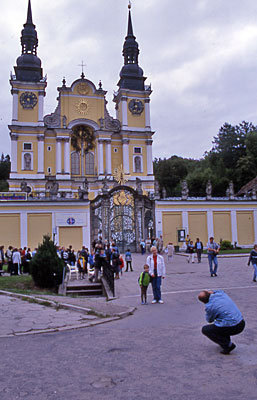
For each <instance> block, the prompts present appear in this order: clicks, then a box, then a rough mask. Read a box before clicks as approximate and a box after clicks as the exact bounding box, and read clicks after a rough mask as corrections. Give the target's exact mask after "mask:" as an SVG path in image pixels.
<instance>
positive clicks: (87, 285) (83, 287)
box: [67, 283, 102, 290]
mask: <svg viewBox="0 0 257 400" xmlns="http://www.w3.org/2000/svg"><path fill="white" fill-rule="evenodd" d="M67 290H102V284H101V283H84V284H77V283H68V285H67Z"/></svg>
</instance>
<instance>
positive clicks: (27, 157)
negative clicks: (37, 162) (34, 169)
mask: <svg viewBox="0 0 257 400" xmlns="http://www.w3.org/2000/svg"><path fill="white" fill-rule="evenodd" d="M24 169H25V170H28V171H30V170H31V154H30V153H25V154H24Z"/></svg>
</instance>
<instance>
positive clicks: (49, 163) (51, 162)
mask: <svg viewBox="0 0 257 400" xmlns="http://www.w3.org/2000/svg"><path fill="white" fill-rule="evenodd" d="M44 146H45V148H44V152H45V162H44V168H45V174H46V175H49V173H48V172H47V168H49V167H50V168H51V171H52V172H51V175H55V174H56V170H55V165H56V163H55V160H56V147H55V146H56V144H55V140H54V139H51V138H46V140H45V145H44ZM49 146H50V147H51V150H50V151H48V150H47V148H48V147H49Z"/></svg>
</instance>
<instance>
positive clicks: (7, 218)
mask: <svg viewBox="0 0 257 400" xmlns="http://www.w3.org/2000/svg"><path fill="white" fill-rule="evenodd" d="M0 226H1V229H0V244H1V245H4V247H5V248H4V252H5V251H6V249H7V247H8V246H13V247H18V248H19V247H20V246H21V243H20V216H19V214H4V215H3V214H0Z"/></svg>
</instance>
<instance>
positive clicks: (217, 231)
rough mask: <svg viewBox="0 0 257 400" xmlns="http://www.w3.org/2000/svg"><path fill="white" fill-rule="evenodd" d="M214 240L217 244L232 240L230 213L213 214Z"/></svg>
mask: <svg viewBox="0 0 257 400" xmlns="http://www.w3.org/2000/svg"><path fill="white" fill-rule="evenodd" d="M213 228H214V238H215V241H216V242H217V243H219V242H220V239H222V240H230V241H231V240H232V234H231V217H230V211H227V212H226V211H224V212H214V213H213Z"/></svg>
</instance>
